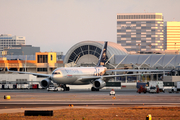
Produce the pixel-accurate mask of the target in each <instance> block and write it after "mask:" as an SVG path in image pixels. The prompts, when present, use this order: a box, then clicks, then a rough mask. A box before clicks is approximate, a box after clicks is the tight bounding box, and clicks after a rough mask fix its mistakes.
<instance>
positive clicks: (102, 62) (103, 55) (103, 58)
mask: <svg viewBox="0 0 180 120" xmlns="http://www.w3.org/2000/svg"><path fill="white" fill-rule="evenodd" d="M107 43H108V42H107V41H105V42H104V46H103V48H102V50H101V54H100V56H99V60H98V63H97V65H96V66H97V67H98V66H101V65H102V66H103V65H105V62H106V59H107V58H106V51H107Z"/></svg>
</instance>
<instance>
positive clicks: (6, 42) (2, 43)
mask: <svg viewBox="0 0 180 120" xmlns="http://www.w3.org/2000/svg"><path fill="white" fill-rule="evenodd" d="M12 45H25V37H22V36H12V35H11V34H1V35H0V53H1V54H2V51H3V50H4V48H5V47H6V48H7V47H11V46H12Z"/></svg>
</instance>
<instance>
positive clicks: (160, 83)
mask: <svg viewBox="0 0 180 120" xmlns="http://www.w3.org/2000/svg"><path fill="white" fill-rule="evenodd" d="M147 84H148V87H146V88H147V91H148V92H150V87H158V89H159V92H164V86H163V81H149V82H147Z"/></svg>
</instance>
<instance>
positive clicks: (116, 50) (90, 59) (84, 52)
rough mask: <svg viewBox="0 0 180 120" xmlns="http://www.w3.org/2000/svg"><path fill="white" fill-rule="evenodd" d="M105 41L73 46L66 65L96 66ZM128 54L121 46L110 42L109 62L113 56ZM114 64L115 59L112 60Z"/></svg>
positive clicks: (65, 61) (66, 58)
mask: <svg viewBox="0 0 180 120" xmlns="http://www.w3.org/2000/svg"><path fill="white" fill-rule="evenodd" d="M103 45H104V41H82V42H79V43H77V44H75V45H74V46H72V47H71V48H70V49H69V50H68V52H67V54H66V56H65V58H64V63H72V62H73V63H75V64H78V65H84V64H88V65H92V66H93V65H96V63H97V62H98V58H99V55H100V53H101V49H102V47H103ZM127 54H128V52H127V51H126V49H124V48H123V47H122V46H121V45H119V44H117V43H114V42H109V41H108V47H107V56H106V57H107V60H108V59H109V58H111V56H113V55H127ZM110 62H114V58H112V59H110Z"/></svg>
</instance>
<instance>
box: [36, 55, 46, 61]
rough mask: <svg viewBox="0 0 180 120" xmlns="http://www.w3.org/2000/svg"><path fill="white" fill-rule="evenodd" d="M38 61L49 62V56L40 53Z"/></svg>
mask: <svg viewBox="0 0 180 120" xmlns="http://www.w3.org/2000/svg"><path fill="white" fill-rule="evenodd" d="M37 62H38V63H47V62H48V56H47V55H38V56H37Z"/></svg>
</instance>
